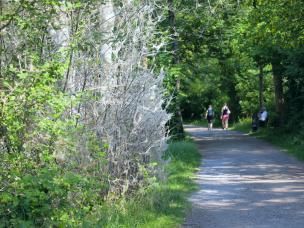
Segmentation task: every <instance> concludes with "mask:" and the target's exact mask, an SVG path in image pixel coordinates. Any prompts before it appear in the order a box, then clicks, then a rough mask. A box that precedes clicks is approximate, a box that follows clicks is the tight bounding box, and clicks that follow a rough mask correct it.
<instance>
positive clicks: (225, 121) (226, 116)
mask: <svg viewBox="0 0 304 228" xmlns="http://www.w3.org/2000/svg"><path fill="white" fill-rule="evenodd" d="M229 114H230V110H229V108H228V106H227V104H226V103H225V104H224V106H223V107H222V112H221V119H222V127H223V129H224V130H227V129H228V121H229Z"/></svg>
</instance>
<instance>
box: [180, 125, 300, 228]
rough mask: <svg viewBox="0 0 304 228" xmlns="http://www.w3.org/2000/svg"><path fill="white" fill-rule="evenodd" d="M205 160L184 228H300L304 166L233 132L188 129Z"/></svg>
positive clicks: (289, 157)
mask: <svg viewBox="0 0 304 228" xmlns="http://www.w3.org/2000/svg"><path fill="white" fill-rule="evenodd" d="M185 129H186V131H187V132H189V133H190V134H191V135H192V136H193V138H194V140H195V141H196V142H197V143H198V145H199V148H200V151H201V153H202V155H203V161H202V164H201V167H200V171H199V172H198V174H197V183H198V184H199V189H200V190H199V191H198V192H196V193H194V194H193V195H192V196H191V198H190V202H191V203H192V205H193V206H192V209H191V211H190V212H189V214H188V216H187V218H186V220H185V223H184V226H183V227H203V228H205V227H206V228H209V227H210V228H217V227H223V228H224V227H225V228H239V227H252V228H253V227H254V228H262V227H263V228H264V227H265V228H266V227H276V228H279V227H284V228H294V227H299V228H303V227H304V164H303V163H302V162H299V161H297V160H296V159H295V158H293V157H291V156H289V155H287V154H285V153H283V152H282V151H280V150H279V149H278V148H276V147H274V146H272V145H270V144H268V143H266V142H264V141H261V140H258V139H256V138H254V137H249V136H247V135H245V134H242V133H239V132H235V131H224V130H220V129H215V130H213V131H211V132H210V131H207V129H205V128H198V127H194V126H186V127H185Z"/></svg>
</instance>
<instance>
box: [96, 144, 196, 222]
mask: <svg viewBox="0 0 304 228" xmlns="http://www.w3.org/2000/svg"><path fill="white" fill-rule="evenodd" d="M165 157H166V159H167V160H168V165H167V166H166V171H167V176H168V177H167V178H166V179H164V180H162V181H154V183H153V184H152V185H150V186H149V187H148V188H145V189H141V190H140V191H139V192H138V193H137V194H136V195H134V196H132V197H131V198H129V199H122V200H121V201H119V202H115V203H113V204H107V205H104V207H103V208H102V209H101V210H100V211H99V212H97V216H98V217H99V219H100V220H99V222H98V223H97V224H98V226H100V227H113V228H114V227H129V228H132V227H147V228H148V227H177V226H178V225H179V224H181V223H182V221H183V218H184V216H185V213H186V209H187V208H188V206H189V204H188V202H187V196H188V195H189V194H190V193H191V192H192V191H194V190H195V189H196V185H195V184H194V181H193V179H192V177H193V176H194V172H195V171H196V170H197V168H198V166H199V164H200V154H199V153H198V149H197V147H196V145H194V144H193V143H192V142H188V141H187V142H186V141H181V142H172V143H170V144H169V148H168V150H167V152H166V155H165Z"/></svg>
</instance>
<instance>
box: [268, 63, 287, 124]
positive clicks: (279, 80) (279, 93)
mask: <svg viewBox="0 0 304 228" xmlns="http://www.w3.org/2000/svg"><path fill="white" fill-rule="evenodd" d="M271 65H272V73H273V84H274V92H275V104H276V112H277V115H278V125H279V126H282V125H283V124H284V119H285V116H284V113H285V107H284V106H285V104H284V103H285V102H284V93H283V71H284V68H283V66H282V64H281V63H280V61H279V60H278V59H275V60H273V61H272V62H271Z"/></svg>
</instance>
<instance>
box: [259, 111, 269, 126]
mask: <svg viewBox="0 0 304 228" xmlns="http://www.w3.org/2000/svg"><path fill="white" fill-rule="evenodd" d="M267 121H268V112H267V111H266V108H265V107H262V108H261V111H260V113H259V125H260V126H261V127H264V126H265V125H266V123H267Z"/></svg>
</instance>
